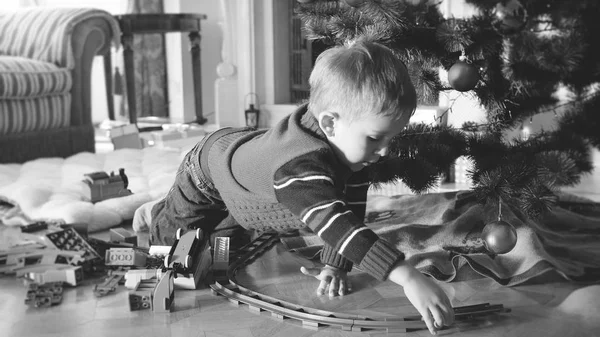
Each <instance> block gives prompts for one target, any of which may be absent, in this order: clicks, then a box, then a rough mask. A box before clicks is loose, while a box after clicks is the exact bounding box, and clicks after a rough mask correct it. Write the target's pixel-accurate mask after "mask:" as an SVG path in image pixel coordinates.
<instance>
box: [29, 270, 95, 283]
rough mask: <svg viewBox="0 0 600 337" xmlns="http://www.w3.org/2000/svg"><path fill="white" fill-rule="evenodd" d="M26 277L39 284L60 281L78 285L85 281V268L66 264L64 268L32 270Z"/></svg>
mask: <svg viewBox="0 0 600 337" xmlns="http://www.w3.org/2000/svg"><path fill="white" fill-rule="evenodd" d="M25 278H26V279H28V280H30V281H32V282H34V283H37V284H46V283H55V282H60V283H66V284H68V285H71V286H73V287H76V286H77V285H78V284H79V283H80V282H81V281H83V269H82V268H81V267H78V266H77V267H76V266H66V267H64V268H62V269H53V270H46V271H44V272H30V273H27V274H26V275H25Z"/></svg>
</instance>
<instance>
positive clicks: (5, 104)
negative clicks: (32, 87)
mask: <svg viewBox="0 0 600 337" xmlns="http://www.w3.org/2000/svg"><path fill="white" fill-rule="evenodd" d="M70 124H71V95H70V94H62V95H51V96H45V97H38V98H29V99H0V136H2V135H9V134H15V133H20V132H28V131H43V130H50V129H56V128H61V127H67V126H69V125H70Z"/></svg>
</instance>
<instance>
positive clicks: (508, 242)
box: [481, 220, 517, 254]
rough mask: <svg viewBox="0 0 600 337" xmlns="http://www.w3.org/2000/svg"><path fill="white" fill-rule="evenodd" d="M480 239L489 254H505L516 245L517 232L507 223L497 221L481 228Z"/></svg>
mask: <svg viewBox="0 0 600 337" xmlns="http://www.w3.org/2000/svg"><path fill="white" fill-rule="evenodd" d="M481 238H482V239H483V241H484V242H485V246H486V248H487V250H489V251H490V252H492V253H494V254H506V253H508V252H510V251H511V250H512V249H513V248H515V245H516V244H517V231H516V230H515V228H514V227H513V226H512V225H511V224H509V223H508V222H506V221H502V220H498V221H494V222H490V223H489V224H487V225H485V227H483V231H482V232H481Z"/></svg>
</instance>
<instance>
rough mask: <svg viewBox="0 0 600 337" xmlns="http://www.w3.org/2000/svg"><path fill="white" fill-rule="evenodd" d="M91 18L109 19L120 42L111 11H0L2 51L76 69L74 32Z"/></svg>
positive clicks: (57, 9) (116, 38)
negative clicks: (73, 44) (73, 42)
mask: <svg viewBox="0 0 600 337" xmlns="http://www.w3.org/2000/svg"><path fill="white" fill-rule="evenodd" d="M92 18H102V19H104V20H106V21H107V23H108V24H109V27H110V28H111V30H112V34H110V35H109V36H111V37H114V39H115V40H114V41H115V43H117V44H118V41H119V40H118V39H119V35H120V33H119V26H118V22H117V21H116V19H115V18H114V17H113V16H112V15H111V14H110V13H108V12H106V11H103V10H100V9H95V8H60V7H59V8H53V7H34V8H25V9H19V10H16V11H9V12H4V11H3V12H0V54H4V55H11V56H21V57H26V58H31V59H35V60H39V61H44V62H50V63H54V64H56V65H57V66H59V67H61V68H67V69H73V67H74V62H75V60H74V56H73V46H72V44H71V41H72V34H73V33H74V31H75V27H77V26H78V25H79V24H80V23H82V22H85V21H87V20H89V19H92Z"/></svg>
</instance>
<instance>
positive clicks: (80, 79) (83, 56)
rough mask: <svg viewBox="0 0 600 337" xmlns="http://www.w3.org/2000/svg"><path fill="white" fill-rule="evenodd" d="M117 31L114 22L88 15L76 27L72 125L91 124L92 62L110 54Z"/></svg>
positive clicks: (72, 38) (72, 72)
mask: <svg viewBox="0 0 600 337" xmlns="http://www.w3.org/2000/svg"><path fill="white" fill-rule="evenodd" d="M115 22H116V19H115ZM114 34H115V31H114V29H113V28H112V27H111V23H110V22H109V21H108V20H106V19H105V18H97V17H96V18H89V19H87V20H84V21H82V22H80V23H78V24H77V25H76V26H75V29H74V31H73V34H72V37H71V41H72V45H73V59H74V66H73V69H72V70H71V74H72V78H73V87H72V89H71V125H85V124H91V123H92V98H91V97H92V90H91V84H92V79H91V77H92V65H93V62H94V58H95V57H96V56H98V55H102V56H104V57H110V55H111V53H110V51H111V42H112V41H114V38H115V36H114ZM117 38H119V36H117ZM99 84H100V83H98V82H96V83H95V85H99ZM110 94H111V93H107V95H110Z"/></svg>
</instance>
